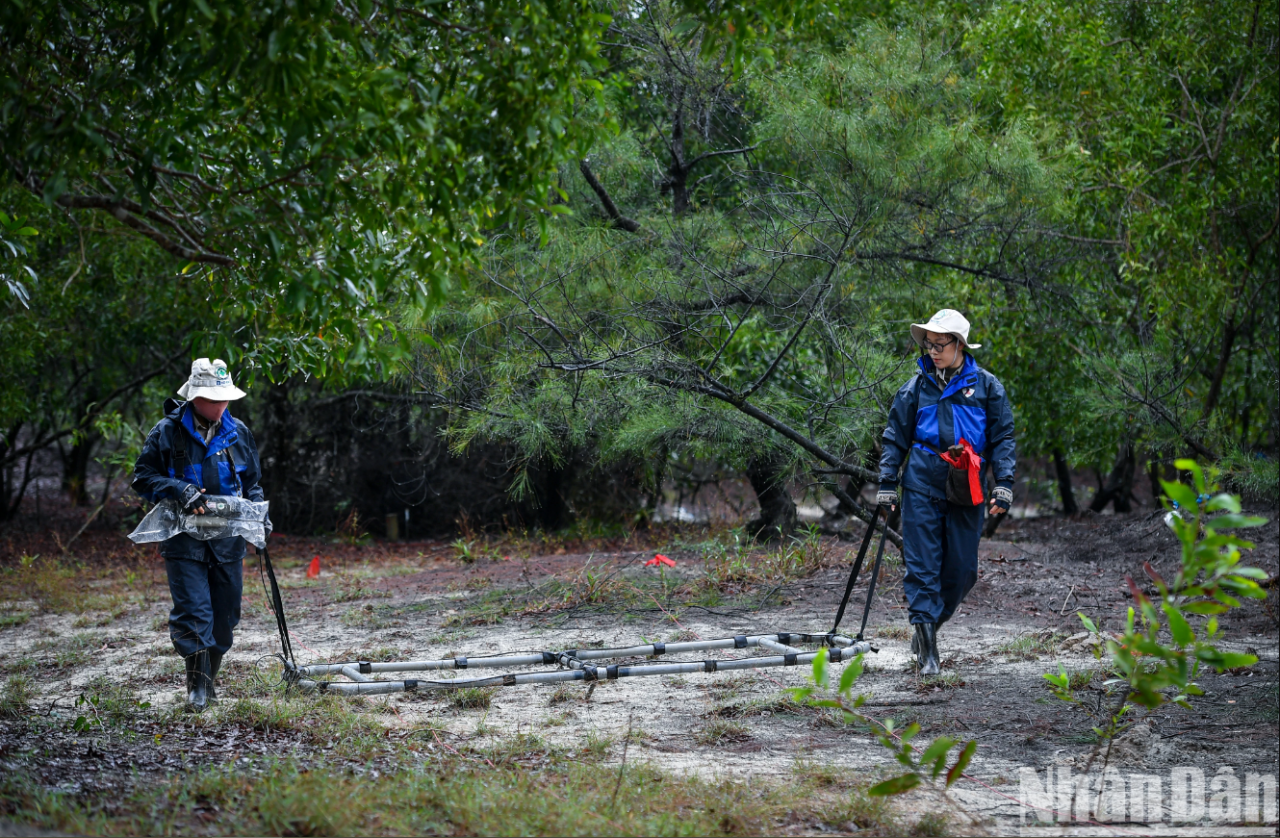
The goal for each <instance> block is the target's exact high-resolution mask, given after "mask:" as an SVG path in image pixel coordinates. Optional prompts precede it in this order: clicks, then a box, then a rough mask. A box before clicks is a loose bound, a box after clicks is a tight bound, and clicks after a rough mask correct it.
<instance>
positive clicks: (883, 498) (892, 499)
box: [876, 489, 898, 506]
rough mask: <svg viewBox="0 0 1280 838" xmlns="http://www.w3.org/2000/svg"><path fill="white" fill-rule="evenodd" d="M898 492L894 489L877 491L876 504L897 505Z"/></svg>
mask: <svg viewBox="0 0 1280 838" xmlns="http://www.w3.org/2000/svg"><path fill="white" fill-rule="evenodd" d="M897 505H898V493H897V492H895V491H893V490H892V489H881V490H880V491H878V492H876V506H897Z"/></svg>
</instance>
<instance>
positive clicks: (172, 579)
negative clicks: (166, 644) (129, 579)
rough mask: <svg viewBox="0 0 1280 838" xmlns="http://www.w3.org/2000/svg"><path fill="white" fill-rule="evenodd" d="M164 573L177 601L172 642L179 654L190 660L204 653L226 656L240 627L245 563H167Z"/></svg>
mask: <svg viewBox="0 0 1280 838" xmlns="http://www.w3.org/2000/svg"><path fill="white" fill-rule="evenodd" d="M209 552H210V551H206V553H205V556H206V559H207V558H208V556H209ZM164 569H165V571H166V572H167V573H168V575H169V593H170V595H172V597H173V610H171V611H170V612H169V638H170V639H171V640H173V647H174V648H175V649H177V650H178V654H180V655H182V656H183V657H184V658H185V657H190V656H191V655H194V654H195V653H196V652H198V651H200V650H201V649H212V650H213V651H215V652H218V653H220V654H226V652H227V650H228V649H230V648H231V641H232V631H233V629H235V627H236V626H237V625H239V623H240V596H241V594H242V593H243V592H244V561H243V560H241V561H235V562H216V561H207V560H206V561H193V560H191V559H165V560H164Z"/></svg>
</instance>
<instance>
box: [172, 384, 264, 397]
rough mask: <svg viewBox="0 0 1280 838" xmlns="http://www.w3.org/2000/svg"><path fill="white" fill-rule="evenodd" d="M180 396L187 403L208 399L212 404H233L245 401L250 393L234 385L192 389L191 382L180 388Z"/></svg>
mask: <svg viewBox="0 0 1280 838" xmlns="http://www.w3.org/2000/svg"><path fill="white" fill-rule="evenodd" d="M178 395H179V396H182V398H184V399H186V400H187V401H191V400H192V399H197V398H199V399H208V400H209V401H211V402H233V401H236V400H237V399H243V398H244V397H245V396H247V395H248V393H246V392H245V391H244V390H241V389H240V388H239V387H237V386H236V385H234V384H232V385H229V386H227V387H192V386H191V382H190V381H188V382H187V383H186V384H183V385H182V387H181V388H179V390H178Z"/></svg>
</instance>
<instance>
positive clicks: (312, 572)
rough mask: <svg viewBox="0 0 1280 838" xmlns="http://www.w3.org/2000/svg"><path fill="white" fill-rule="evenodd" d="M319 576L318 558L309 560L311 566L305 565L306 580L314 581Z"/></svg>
mask: <svg viewBox="0 0 1280 838" xmlns="http://www.w3.org/2000/svg"><path fill="white" fill-rule="evenodd" d="M319 575H320V557H319V556H316V557H315V558H314V559H312V560H311V564H309V565H307V578H308V579H315V578H316V577H317V576H319Z"/></svg>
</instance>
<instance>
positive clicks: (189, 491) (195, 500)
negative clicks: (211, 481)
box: [178, 484, 200, 512]
mask: <svg viewBox="0 0 1280 838" xmlns="http://www.w3.org/2000/svg"><path fill="white" fill-rule="evenodd" d="M199 500H200V487H199V486H195V485H192V484H187V485H186V486H184V487H183V488H182V497H180V498H179V499H178V501H179V502H180V503H181V504H182V508H183V509H185V510H187V511H188V512H190V511H191V510H192V509H194V508H195V507H197V506H199V505H200V504H199Z"/></svg>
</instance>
